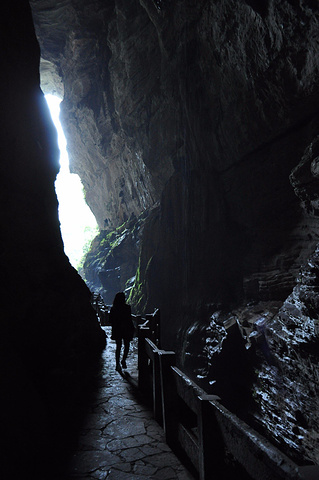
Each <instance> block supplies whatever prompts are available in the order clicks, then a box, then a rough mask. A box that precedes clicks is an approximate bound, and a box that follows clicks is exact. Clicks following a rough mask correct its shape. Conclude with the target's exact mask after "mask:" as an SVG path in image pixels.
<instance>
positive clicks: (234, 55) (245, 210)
mask: <svg viewBox="0 0 319 480" xmlns="http://www.w3.org/2000/svg"><path fill="white" fill-rule="evenodd" d="M30 3H31V5H32V8H33V14H34V20H35V24H36V29H37V34H38V38H39V40H40V43H41V51H42V56H43V58H44V59H45V60H46V61H47V62H51V63H52V65H54V72H56V71H58V72H59V75H60V77H61V79H62V83H63V86H64V92H65V94H64V95H65V96H64V101H63V103H62V111H63V115H62V118H63V121H64V123H65V128H66V134H67V137H68V144H69V150H70V155H71V164H72V169H73V171H75V172H77V173H79V174H80V176H81V178H82V181H83V184H84V187H85V190H86V196H87V201H88V203H89V205H90V207H91V209H92V211H93V212H94V214H95V216H96V218H97V219H98V223H99V225H100V227H101V228H105V229H106V230H107V231H110V230H112V229H114V228H115V227H118V226H120V225H121V224H122V223H123V222H125V221H127V220H128V219H129V218H130V217H131V215H132V214H134V215H136V216H138V215H139V214H140V213H141V212H143V211H144V210H145V209H151V210H152V209H153V207H154V206H155V205H157V202H158V201H159V202H160V204H159V207H158V208H156V209H154V211H153V213H152V215H151V216H150V217H149V224H148V226H145V227H144V234H143V238H142V241H141V246H140V259H139V270H138V275H137V276H136V278H137V280H136V288H135V293H136V292H137V293H138V294H139V295H140V296H141V295H142V296H143V302H144V308H145V309H147V310H148V311H150V310H152V309H153V308H154V307H160V308H161V312H162V319H163V320H162V321H163V325H162V332H163V335H162V343H163V346H165V347H166V348H176V349H177V351H178V352H180V358H179V361H180V362H181V363H182V364H183V365H184V366H185V368H186V367H187V368H188V369H189V371H190V372H193V375H195V376H196V370H195V374H194V365H195V364H196V362H197V361H198V359H199V358H200V359H202V360H203V363H204V364H205V365H204V366H205V368H204V371H201V374H202V375H201V376H202V377H206V378H207V380H208V383H209V382H213V381H214V375H217V373H216V368H214V364H218V365H223V367H221V368H224V370H223V371H224V372H225V375H226V374H227V371H229V369H231V365H232V364H231V362H229V359H228V366H227V365H226V363H227V362H226V360H224V361H223V362H221V361H220V360H219V358H220V357H218V358H216V355H219V353H220V352H222V350H223V348H222V346H223V345H224V352H225V351H226V350H227V348H228V347H227V348H226V343H224V337H223V335H222V336H221V337H220V345H221V350H220V349H219V347H218V348H216V349H215V348H210V346H211V345H214V341H215V340H216V338H215V334H216V328H215V326H214V325H215V324H218V322H219V323H220V324H221V326H222V328H224V329H225V332H226V333H225V335H226V338H227V335H228V334H227V331H228V329H227V328H226V327H225V326H224V324H225V325H226V326H227V325H228V323H229V322H230V319H232V322H233V323H234V322H235V323H236V324H237V322H238V324H239V325H240V329H241V331H242V332H246V333H245V336H246V337H245V338H246V339H248V340H247V342H248V346H250V348H255V350H256V352H255V354H256V356H257V357H258V358H259V359H260V360H258V361H259V363H260V366H259V367H258V368H260V372H262V371H263V369H267V366H268V364H269V362H270V365H272V359H273V356H275V357H276V358H277V357H280V358H277V361H278V362H279V363H280V364H281V366H282V371H286V370H285V369H286V367H287V365H288V364H289V365H291V370H290V374H289V375H290V377H289V378H293V372H294V371H295V372H296V374H297V372H298V378H300V380H298V382H299V383H302V382H303V381H304V382H307V383H309V384H310V383H311V382H312V383H314V384H316V379H315V374H314V373H313V372H312V373H311V370H310V368H308V369H307V373H305V374H304V376H303V374H302V373H301V370H300V368H299V364H298V358H299V356H298V355H297V353H296V350H298V348H299V347H297V346H296V345H294V344H293V342H292V339H291V336H290V335H286V337H285V340H284V343H286V344H287V345H286V347H287V349H288V351H289V352H290V353H289V356H287V355H286V353H285V350H284V349H280V348H279V349H278V348H277V347H278V343H280V342H279V340H278V341H272V340H269V339H268V336H267V335H268V333H267V332H268V327H267V326H264V327H263V329H264V330H263V332H262V333H260V331H259V330H258V329H259V328H261V327H259V326H258V325H260V322H261V323H262V324H263V325H264V322H266V323H267V322H269V332H271V331H272V330H273V331H274V332H275V333H274V335H279V336H280V334H279V333H278V332H279V331H280V328H279V325H281V324H282V322H284V323H288V324H289V323H290V322H292V320H291V316H290V314H287V315H286V314H285V315H284V316H283V315H282V313H280V312H282V310H281V308H283V309H284V311H286V309H287V310H288V311H290V310H289V305H290V303H291V297H290V295H292V294H293V293H292V292H295V290H294V289H295V288H297V287H296V282H297V278H298V275H299V271H300V268H301V266H302V265H307V262H308V259H309V258H310V257H311V255H312V254H313V252H314V251H315V249H316V245H317V242H318V234H319V231H318V208H317V201H318V196H317V184H316V181H317V135H318V126H319V116H318V100H319V90H318V63H319V57H318V55H317V48H318V35H319V31H318V20H319V8H318V3H317V2H315V1H313V0H294V1H292V0H291V1H288V0H284V1H279V0H267V1H266V0H265V1H260V2H256V1H253V0H249V1H248V0H247V1H244V0H241V1H237V0H236V1H234V0H227V1H219V0H218V1H212V0H211V1H210V0H209V1H204V0H200V1H197V2H193V1H192V0H187V1H176V2H171V1H169V0H166V1H164V0H156V1H152V0H139V1H138V0H134V1H131V2H129V3H128V2H124V1H122V0H114V1H110V2H107V4H105V2H102V1H99V0H95V1H93V0H91V1H86V2H83V1H80V0H78V1H77V2H69V1H67V0H64V1H59V2H52V1H45V2H44V1H41V0H40V1H36V2H35V1H31V2H30ZM313 282H314V284H315V285H317V278H316V276H315V277H314V280H313ZM304 288H305V289H306V290H307V288H308V287H307V286H305V287H304ZM309 288H310V291H311V296H312V297H315V298H316V289H315V288H314V285H309ZM132 298H136V297H134V290H133V297H132ZM286 299H288V300H286ZM278 312H279V313H278ZM291 315H292V313H291ZM302 315H305V317H306V319H307V320H305V317H304V316H300V318H302V319H303V322H305V323H307V324H308V323H309V325H311V326H312V327H311V328H313V330H314V331H316V322H317V317H316V313H315V311H314V310H311V311H310V310H309V309H307V311H306V312H304V313H303V314H302ZM216 319H217V323H216ZM221 319H222V320H221ZM232 322H230V323H232ZM293 323H294V321H293V322H292V324H293ZM247 325H248V326H247ZM254 325H255V326H254ZM247 328H248V330H247ZM292 328H293V327H292ZM307 328H308V327H307ZM311 328H310V329H311ZM247 332H248V333H247ZM265 332H266V333H265ZM250 335H253V338H254V337H258V338H259V336H260V335H261V339H262V340H260V342H259V341H258V342H255V343H254V341H253V340H251V339H249V338H250ZM235 337H236V335H235ZM235 337H234V338H235ZM218 338H219V337H218ZM229 338H230V336H229ZM236 338H237V337H236ZM214 339H215V340H214ZM234 342H237V340H234ZM217 343H218V342H217ZM237 343H238V342H237ZM237 343H236V345H237ZM308 343H309V344H311V345H312V344H313V340H312V339H310V338H309V342H308V340H307V337H306V338H305V339H304V344H303V347H302V348H303V349H304V350H303V351H304V352H306V351H307V348H308V346H307V344H308ZM204 347H205V348H204ZM237 347H238V345H237V346H236V351H238V348H240V347H238V348H237ZM309 348H310V347H309ZM272 350H274V352H272ZM227 351H231V348H230V349H229V350H227ZM311 351H312V350H311ZM269 352H271V354H269ZM223 355H224V359H225V358H226V355H225V354H223ZM238 355H240V354H238ZM304 356H305V357H306V356H307V355H306V353H305V354H304ZM253 357H254V355H251V358H250V360H248V361H249V362H253V361H256V364H257V360H253ZM187 359H190V361H189V362H188V360H187ZM316 361H317V360H316V359H315V355H314V356H313V357H311V362H310V363H311V364H313V365H316ZM241 364H243V365H244V364H245V361H243V362H241ZM287 368H288V367H287ZM268 374H269V379H268V381H267V382H262V381H261V382H259V383H258V381H257V380H256V379H252V377H251V376H249V375H248V376H247V385H246V389H248V390H249V389H250V390H251V389H252V388H255V392H256V391H258V392H259V391H261V392H262V393H261V394H258V395H257V397H259V400H256V406H255V407H256V408H257V410H258V409H259V410H262V411H263V413H262V415H264V418H265V419H267V418H270V417H271V415H272V412H273V411H274V408H275V407H274V406H275V405H277V403H278V400H277V395H278V392H277V390H276V388H274V385H275V384H276V381H277V377H276V374H275V373H274V371H272V370H271V369H270V373H269V370H268ZM309 376H310V377H311V379H310V378H309ZM221 377H222V376H220V374H219V380H218V381H216V386H215V388H216V389H217V390H216V391H217V393H218V391H223V392H228V393H225V395H229V396H231V392H232V390H233V392H236V391H237V390H236V388H235V387H234V386H233V385H232V382H229V383H230V384H231V385H230V386H228V387H227V388H226V389H225V388H224V386H223V385H221V383H222V382H223V380H222V379H221ZM232 378H233V377H232ZM261 378H263V374H262V373H261ZM245 381H246V380H245ZM253 382H257V383H255V385H257V386H255V387H253V385H252V383H253ZM312 383H311V384H312ZM290 391H291V392H292V391H293V389H291V390H290ZM245 395H246V393H245ZM245 395H244V397H245ZM263 395H264V396H265V398H266V397H267V398H269V402H267V405H268V407H267V406H265V402H262V401H260V398H261V397H262V396H263ZM287 395H288V393H287ZM244 397H243V398H244ZM245 398H246V397H245ZM315 398H317V392H316V394H315ZM293 401H294V405H295V410H296V411H301V412H307V413H303V415H305V416H307V415H308V416H313V418H314V424H316V425H317V420H316V416H315V415H313V407H314V403H311V404H308V403H307V402H305V398H304V397H303V396H298V395H296V396H295V397H294V400H293ZM290 405H291V403H290ZM267 408H268V413H266V410H267ZM289 408H290V407H289V402H288V403H287V404H284V403H282V404H281V405H280V408H279V410H278V411H279V415H278V417H279V418H282V419H284V418H285V415H286V413H287V411H288V409H289ZM257 416H258V415H257V414H256V415H255V418H257ZM299 417H300V416H299ZM299 417H298V418H299ZM307 418H308V417H307ZM297 421H298V420H297ZM266 423H267V422H266V421H264V425H265V428H266V429H269V431H270V435H271V436H272V437H273V438H274V439H275V438H276V429H275V426H274V423H270V425H268V426H267V425H266ZM309 425H310V423H309ZM311 425H313V424H311ZM311 428H313V429H314V428H317V427H314V426H312V427H311ZM290 431H292V429H290ZM297 437H298V432H297V433H296V430H295V440H296V438H297ZM300 437H302V438H299V437H298V438H299V440H300V441H299V443H298V442H296V441H295V440H294V442H292V443H293V445H292V443H291V442H289V441H288V437H284V436H283V438H285V440H284V442H283V443H284V444H286V445H287V449H288V451H290V447H291V450H292V451H293V454H294V455H296V456H300V457H302V458H307V459H308V460H309V459H310V460H311V461H316V458H317V453H313V452H311V451H310V450H311V447H310V445H311V442H313V441H314V437H311V438H312V440H311V441H310V442H308V440H305V438H306V435H303V436H300ZM314 449H315V451H316V452H317V451H318V448H317V446H315V447H314ZM305 452H306V453H305Z"/></svg>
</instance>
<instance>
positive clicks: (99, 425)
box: [64, 327, 194, 480]
mask: <svg viewBox="0 0 319 480" xmlns="http://www.w3.org/2000/svg"><path fill="white" fill-rule="evenodd" d="M103 328H104V330H105V332H106V334H107V337H108V338H107V345H106V348H105V350H104V352H103V358H102V368H101V372H100V375H99V379H98V386H97V388H96V389H95V391H94V393H93V394H92V398H91V399H90V405H89V410H88V413H87V415H86V418H85V421H84V422H83V424H82V427H81V431H80V435H79V437H78V442H77V446H76V451H75V453H74V454H73V456H72V458H71V460H70V462H69V466H68V469H67V472H66V475H65V476H64V479H70V480H71V479H72V480H80V479H82V480H83V479H87V480H89V479H92V480H102V479H103V480H104V479H107V480H132V479H134V480H139V479H140V480H142V479H143V480H145V479H161V480H169V479H172V480H173V479H174V480H176V479H177V480H178V479H179V480H192V479H193V478H194V477H193V476H192V474H191V473H189V472H188V470H187V469H186V468H185V467H184V466H183V465H182V464H181V462H180V461H179V459H178V458H177V457H176V456H175V454H174V453H173V452H172V451H171V449H170V448H169V447H168V446H167V444H166V443H165V436H164V432H163V429H162V428H161V427H160V426H159V424H158V423H157V422H156V421H155V420H154V419H153V414H152V410H151V408H150V407H149V406H148V405H145V404H143V402H142V399H141V398H140V397H139V396H138V392H137V390H136V386H134V384H135V383H136V378H134V376H135V377H137V340H135V339H134V340H133V342H132V344H131V349H130V353H129V357H128V359H127V366H128V368H127V370H125V371H124V372H117V371H116V370H115V342H114V341H112V340H111V338H110V337H111V335H110V327H103Z"/></svg>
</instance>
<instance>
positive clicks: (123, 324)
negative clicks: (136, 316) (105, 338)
mask: <svg viewBox="0 0 319 480" xmlns="http://www.w3.org/2000/svg"><path fill="white" fill-rule="evenodd" d="M110 321H111V325H112V337H111V338H112V340H120V339H122V338H123V339H124V340H132V338H133V335H134V324H133V321H132V316H131V307H130V305H128V304H127V303H124V304H123V305H118V306H116V307H114V306H113V307H112V308H111V311H110Z"/></svg>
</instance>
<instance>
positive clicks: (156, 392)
mask: <svg viewBox="0 0 319 480" xmlns="http://www.w3.org/2000/svg"><path fill="white" fill-rule="evenodd" d="M159 355H160V351H159V350H155V351H154V361H153V413H154V418H155V420H156V421H157V422H158V423H159V424H160V425H161V426H163V406H162V388H161V371H160V358H159Z"/></svg>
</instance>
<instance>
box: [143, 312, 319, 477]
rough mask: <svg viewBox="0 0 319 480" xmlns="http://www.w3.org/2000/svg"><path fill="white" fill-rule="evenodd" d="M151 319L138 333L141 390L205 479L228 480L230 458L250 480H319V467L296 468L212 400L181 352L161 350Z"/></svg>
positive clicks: (171, 443)
mask: <svg viewBox="0 0 319 480" xmlns="http://www.w3.org/2000/svg"><path fill="white" fill-rule="evenodd" d="M153 315H154V314H153ZM157 315H158V319H157V321H158V323H159V312H158V313H157ZM148 320H151V321H150V322H148V323H147V322H146V323H145V324H144V325H141V326H140V327H139V328H138V387H139V389H140V390H141V391H142V392H143V393H144V395H146V396H147V397H148V398H150V399H152V403H153V413H154V417H155V419H156V420H157V421H158V422H159V423H160V424H161V425H162V426H163V429H164V432H165V436H166V441H167V444H168V445H169V446H170V447H171V448H172V450H173V451H175V452H176V453H177V454H181V455H186V456H187V458H188V459H189V461H190V462H191V463H192V465H193V466H194V468H195V469H196V471H197V472H198V475H199V478H200V480H214V479H216V480H217V479H218V480H219V479H220V478H226V475H225V465H226V463H225V459H226V457H227V459H228V464H229V459H230V463H233V464H235V465H236V469H237V470H236V472H237V474H238V469H242V472H243V476H244V478H250V479H253V480H301V479H308V480H310V479H318V478H319V468H318V467H317V466H307V467H301V466H298V465H296V464H295V463H294V462H293V461H292V460H291V459H289V458H288V457H287V456H286V455H284V454H283V453H282V452H280V451H279V450H278V449H277V448H276V447H275V446H274V445H272V444H271V443H270V442H268V441H267V440H266V439H265V438H264V437H263V436H262V435H260V434H259V433H257V432H255V431H254V430H253V429H252V428H251V427H249V426H248V425H247V424H246V423H245V422H243V421H242V420H240V419H239V418H238V417H237V416H236V415H234V414H233V413H231V412H230V411H229V410H227V409H226V408H225V407H224V406H223V405H222V403H221V402H220V399H219V397H217V396H214V395H207V393H206V392H205V391H204V390H203V389H201V388H200V387H199V386H198V385H197V384H196V383H194V382H193V381H192V380H191V379H189V378H188V377H187V376H186V375H185V374H184V373H183V372H182V371H181V370H180V369H178V368H177V367H176V366H175V353H174V352H171V351H165V350H161V349H160V348H159V346H158V344H159V342H158V341H157V344H156V340H157V339H156V338H154V329H153V330H152V329H151V327H150V325H151V324H152V319H151V318H149V319H148ZM149 337H152V339H150V338H149ZM154 340H155V341H154ZM237 474H236V478H238V475H237ZM234 478H235V477H234ZM240 478H242V477H240Z"/></svg>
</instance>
